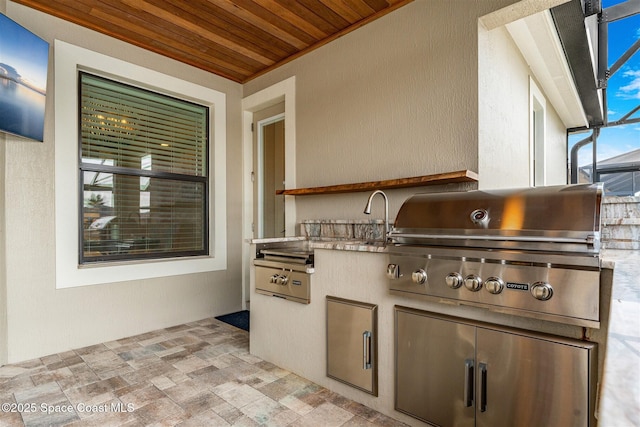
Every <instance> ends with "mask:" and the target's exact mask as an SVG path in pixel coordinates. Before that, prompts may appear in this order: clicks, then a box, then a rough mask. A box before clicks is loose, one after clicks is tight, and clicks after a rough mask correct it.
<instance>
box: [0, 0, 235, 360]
mask: <svg viewBox="0 0 640 427" xmlns="http://www.w3.org/2000/svg"><path fill="white" fill-rule="evenodd" d="M6 5H7V8H6V12H7V15H8V16H9V17H10V18H11V19H13V20H15V21H17V22H18V23H20V24H21V25H23V26H24V27H26V28H28V29H29V30H31V31H33V32H34V33H36V34H37V35H39V36H40V37H42V38H44V39H46V40H47V41H48V42H49V43H50V44H51V45H53V41H54V39H60V40H63V41H66V42H68V43H72V44H75V45H78V46H80V47H84V48H86V49H89V50H93V51H95V52H99V53H102V54H106V55H110V56H112V57H115V58H118V59H122V60H124V61H128V62H130V63H133V64H137V65H140V66H143V67H146V68H150V69H153V70H155V71H158V72H161V73H165V74H169V75H172V76H175V77H181V78H187V79H189V80H190V81H192V82H194V83H196V84H199V85H202V86H206V87H210V88H213V89H216V90H218V91H220V92H224V93H226V97H227V98H226V100H227V137H228V139H227V163H228V164H238V163H240V162H241V146H240V144H237V143H236V141H239V140H240V99H241V92H242V87H241V86H240V85H239V84H236V83H233V82H231V81H228V80H225V79H222V78H218V77H216V76H212V75H211V74H208V73H205V72H203V71H200V70H196V69H194V68H192V67H189V66H186V65H184V64H180V63H178V62H175V61H172V60H169V59H166V58H163V57H160V56H158V55H155V54H153V53H151V52H148V51H144V50H142V49H139V48H136V47H134V46H132V45H128V44H126V43H122V42H119V41H116V40H114V39H111V38H109V37H106V36H103V35H100V34H97V33H95V32H93V31H89V30H86V29H83V28H80V27H78V26H75V25H73V24H69V23H67V22H64V21H61V20H59V19H56V18H53V17H51V16H48V15H45V14H42V13H39V12H37V11H35V10H33V9H30V8H26V7H23V6H21V5H18V4H15V3H12V2H11V1H7V4H6ZM54 57H55V52H53V49H52V50H51V52H50V62H49V81H48V89H49V93H48V95H47V105H46V123H45V141H44V143H37V142H31V141H27V140H24V139H19V138H16V137H10V136H7V138H6V139H7V141H6V161H5V164H6V169H4V168H3V170H2V174H3V179H4V182H5V186H6V194H5V195H6V203H5V209H4V214H5V219H6V247H7V253H6V288H7V300H6V301H7V304H6V305H7V318H8V321H7V325H8V328H7V335H8V340H7V348H8V361H9V362H16V361H21V360H25V359H29V358H33V357H39V356H43V355H46V354H51V353H54V352H60V351H64V350H68V349H71V348H78V347H82V346H85V345H90V344H94V343H98V342H105V341H109V340H113V339H118V338H122V337H125V336H131V335H135V334H138V333H143V332H146V331H149V330H154V329H158V328H163V327H167V326H172V325H176V324H181V323H185V322H189V321H193V320H198V319H202V318H206V317H210V316H214V315H219V314H225V313H229V312H233V311H237V310H239V309H241V304H242V298H241V292H242V289H241V286H240V283H241V266H240V265H241V245H242V238H241V227H240V215H239V214H238V211H239V209H240V205H241V203H240V199H241V195H240V193H241V177H240V173H239V171H238V170H237V169H235V168H227V193H226V194H227V209H228V211H227V215H228V218H227V226H228V229H227V237H228V243H227V259H228V263H227V270H226V271H224V270H223V271H217V272H211V273H200V274H188V275H182V276H171V277H163V278H158V279H148V280H139V281H130V282H120V283H111V284H104V285H94V286H82V287H76V288H69V289H56V283H55V259H56V258H55V257H56V254H55V238H56V236H55V232H54V229H55V218H54V215H53V212H54V194H55V193H54V192H55V191H72V192H75V191H77V190H76V189H69V188H66V189H65V188H54V153H55V145H56V141H55V140H54V114H55V112H54V111H53V105H54V97H55V90H54V89H55V88H54V87H53V73H52V66H53V61H54ZM113 71H114V73H117V70H113ZM0 189H1V186H0ZM0 195H1V190H0ZM69 214H70V215H74V214H75V212H69ZM0 218H1V214H0ZM0 289H2V288H1V286H0ZM1 313H2V311H1V309H0V314H1ZM1 331H2V329H1V327H0V337H1ZM3 348H4V346H3Z"/></svg>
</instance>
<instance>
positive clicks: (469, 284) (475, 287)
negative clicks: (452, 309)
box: [464, 274, 482, 292]
mask: <svg viewBox="0 0 640 427" xmlns="http://www.w3.org/2000/svg"><path fill="white" fill-rule="evenodd" d="M464 287H465V288H467V289H469V290H470V291H472V292H477V291H479V290H480V289H482V279H481V278H479V277H478V276H476V275H475V274H470V275H468V276H467V277H465V278H464Z"/></svg>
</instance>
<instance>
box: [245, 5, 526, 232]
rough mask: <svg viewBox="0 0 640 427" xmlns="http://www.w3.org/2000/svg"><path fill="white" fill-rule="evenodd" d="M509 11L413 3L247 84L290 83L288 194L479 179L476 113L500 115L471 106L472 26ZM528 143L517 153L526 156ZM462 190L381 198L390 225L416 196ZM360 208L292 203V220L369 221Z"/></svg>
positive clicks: (350, 203) (316, 199)
mask: <svg viewBox="0 0 640 427" xmlns="http://www.w3.org/2000/svg"><path fill="white" fill-rule="evenodd" d="M511 3H514V2H513V1H507V0H503V1H499V0H493V1H482V2H471V1H448V0H432V1H426V0H416V1H414V2H413V3H410V4H408V5H407V6H404V7H402V8H401V9H398V10H396V11H394V12H392V13H390V14H389V15H387V16H384V17H382V18H381V19H379V20H377V21H375V22H373V23H371V24H369V25H367V26H365V27H363V28H360V29H358V30H357V31H355V32H353V33H350V34H348V35H346V36H344V37H342V38H340V39H338V40H336V41H334V42H332V43H330V44H329V45H326V46H324V47H322V48H320V49H318V50H316V51H313V52H311V53H310V54H308V55H306V56H304V57H302V58H300V59H297V60H296V61H293V62H291V63H289V64H286V65H284V66H282V67H280V68H279V69H277V70H275V71H272V72H270V73H269V74H267V75H265V76H262V77H259V78H257V79H255V80H253V81H250V82H248V83H247V84H245V87H244V95H245V96H248V95H251V94H253V93H256V92H258V91H260V90H262V89H264V88H267V87H269V86H271V85H273V84H275V83H277V82H280V81H282V80H284V79H286V78H288V77H290V76H294V75H295V77H296V104H297V111H296V117H297V121H296V130H297V139H296V141H297V146H296V170H297V174H296V180H297V181H296V183H295V186H296V187H315V186H324V185H333V184H346V183H354V182H363V181H377V180H383V179H394V178H402V177H411V176H417V175H429V174H433V173H441V172H450V171H456V170H462V169H469V170H472V171H478V170H479V160H478V152H479V150H480V147H479V139H478V129H479V121H478V119H479V108H478V106H479V105H480V111H482V110H485V111H488V112H489V114H491V110H493V109H496V108H498V107H495V106H492V105H491V106H486V105H485V102H486V101H485V100H483V99H479V97H478V94H479V88H478V74H479V70H478V66H479V65H478V63H479V58H478V18H479V17H480V16H483V15H485V14H487V13H489V12H492V11H494V10H497V9H500V8H503V7H505V6H507V5H509V4H511ZM481 63H482V62H481ZM525 81H527V79H526V78H525ZM480 94H481V95H482V92H480ZM523 95H525V96H526V95H527V94H526V92H525V93H524V94H523ZM501 96H507V94H506V93H504V92H503V93H502V94H501ZM502 101H503V100H502V99H499V98H492V99H491V102H496V103H500V102H502ZM526 107H527V104H526V103H525V104H524V108H526ZM523 117H524V120H525V122H524V129H525V131H526V129H528V122H526V120H527V117H528V115H527V112H526V111H525V112H524V115H523ZM500 132H505V133H506V132H512V129H510V128H507V129H505V128H502V129H500ZM504 138H509V137H508V136H506V135H505V136H504ZM526 141H528V139H527V140H526ZM526 141H524V143H523V144H518V145H523V146H524V147H525V149H528V145H527V142H526ZM501 144H502V140H500V141H498V142H496V144H495V145H494V146H495V147H500V146H501ZM509 145H513V143H512V142H511V141H510V142H509ZM496 149H498V148H496ZM499 149H502V148H499ZM518 149H519V150H520V149H521V147H520V148H518ZM518 155H520V154H518ZM480 169H481V168H480ZM483 179H485V177H484V176H483V174H482V173H481V176H480V180H481V182H482V180H483ZM525 185H528V182H527V183H526V184H525ZM461 188H468V186H466V187H460V186H445V187H430V188H414V189H409V190H389V191H387V194H388V196H389V198H390V216H391V217H392V218H393V217H394V216H395V214H396V212H397V210H398V209H399V207H400V205H401V204H402V202H403V201H404V200H405V198H406V197H407V196H409V195H410V194H412V193H414V192H417V191H442V190H454V189H455V190H458V189H461ZM366 199H367V194H363V193H353V194H341V195H333V196H305V197H297V198H296V201H295V202H296V211H297V220H298V221H300V220H303V219H316V218H343V219H344V218H349V219H367V218H368V217H367V216H365V215H364V214H362V210H363V208H364V205H365V203H366ZM374 209H377V208H374ZM381 212H382V210H381V209H380V210H379V211H378V212H377V213H375V214H374V216H379V215H380V213H381Z"/></svg>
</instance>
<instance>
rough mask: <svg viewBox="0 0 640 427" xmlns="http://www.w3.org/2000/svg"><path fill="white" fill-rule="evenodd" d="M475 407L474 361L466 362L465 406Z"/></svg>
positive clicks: (468, 360)
mask: <svg viewBox="0 0 640 427" xmlns="http://www.w3.org/2000/svg"><path fill="white" fill-rule="evenodd" d="M472 405H473V359H467V360H465V361H464V406H465V408H468V407H470V406H472Z"/></svg>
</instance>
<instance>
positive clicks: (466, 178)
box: [276, 170, 478, 196]
mask: <svg viewBox="0 0 640 427" xmlns="http://www.w3.org/2000/svg"><path fill="white" fill-rule="evenodd" d="M477 181H478V174H477V173H475V172H472V171H469V170H462V171H457V172H446V173H438V174H434V175H424V176H414V177H412V178H398V179H387V180H384V181H369V182H359V183H356V184H340V185H329V186H326V187H312V188H294V189H289V190H278V191H276V194H284V195H286V196H310V195H314V194H337V193H355V192H358V191H372V190H387V189H391V188H406V187H422V186H425V185H442V184H451V183H460V182H477Z"/></svg>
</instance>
